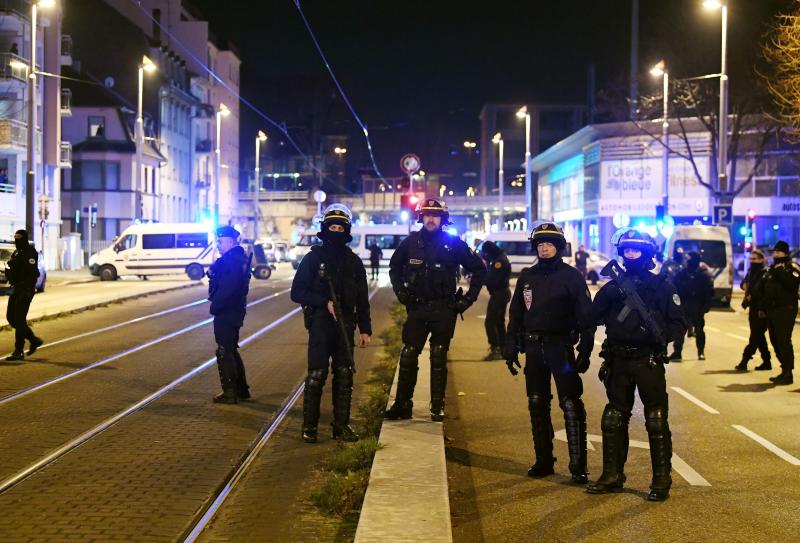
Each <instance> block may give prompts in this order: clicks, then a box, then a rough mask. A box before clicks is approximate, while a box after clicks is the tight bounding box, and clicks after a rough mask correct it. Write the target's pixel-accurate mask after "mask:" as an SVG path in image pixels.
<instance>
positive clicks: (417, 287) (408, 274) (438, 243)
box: [403, 232, 459, 301]
mask: <svg viewBox="0 0 800 543" xmlns="http://www.w3.org/2000/svg"><path fill="white" fill-rule="evenodd" d="M408 237H409V247H408V262H406V263H405V266H404V268H403V281H404V283H406V284H407V285H408V289H409V291H410V292H411V294H412V295H413V296H415V297H417V298H421V299H422V300H425V301H429V300H442V299H446V298H450V297H452V296H453V294H454V293H455V291H456V286H457V284H458V267H459V264H458V258H457V255H456V251H455V243H454V242H453V241H452V239H451V238H450V236H448V235H447V234H439V235H438V236H437V237H436V238H433V236H432V237H431V238H432V239H429V240H425V238H424V237H423V236H422V233H421V232H412V233H411V234H409V236H408Z"/></svg>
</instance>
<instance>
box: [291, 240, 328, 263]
mask: <svg viewBox="0 0 800 543" xmlns="http://www.w3.org/2000/svg"><path fill="white" fill-rule="evenodd" d="M309 231H310V230H306V232H309ZM321 243H322V240H320V239H319V238H318V237H317V234H316V232H315V233H313V234H308V233H306V234H303V235H302V236H301V237H300V239H299V240H298V241H297V245H295V246H294V247H292V248H291V249H289V261H290V262H291V263H292V268H294V269H297V267H298V266H299V265H300V261H301V260H303V257H304V256H306V255H307V254H308V253H309V252H310V251H311V247H313V246H314V245H320V244H321Z"/></svg>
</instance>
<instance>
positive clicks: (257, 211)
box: [253, 130, 268, 243]
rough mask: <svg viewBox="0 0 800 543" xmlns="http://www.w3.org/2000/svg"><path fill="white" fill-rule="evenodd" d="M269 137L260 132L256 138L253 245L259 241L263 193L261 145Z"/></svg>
mask: <svg viewBox="0 0 800 543" xmlns="http://www.w3.org/2000/svg"><path fill="white" fill-rule="evenodd" d="M267 139H268V138H267V135H266V134H265V133H264V132H263V131H261V130H259V131H258V135H257V136H256V172H255V174H256V175H255V187H254V190H253V243H255V242H256V241H258V219H259V216H260V215H261V210H260V209H259V207H258V196H259V193H260V192H261V144H262V143H266V142H267Z"/></svg>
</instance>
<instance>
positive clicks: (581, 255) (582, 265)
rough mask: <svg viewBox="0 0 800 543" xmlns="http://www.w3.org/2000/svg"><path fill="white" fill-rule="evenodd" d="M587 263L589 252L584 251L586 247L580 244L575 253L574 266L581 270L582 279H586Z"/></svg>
mask: <svg viewBox="0 0 800 543" xmlns="http://www.w3.org/2000/svg"><path fill="white" fill-rule="evenodd" d="M588 265H589V253H587V252H586V247H584V246H583V245H581V246H580V247H578V251H577V252H576V253H575V267H576V268H578V271H579V272H581V275H582V276H583V280H584V281H586V267H587V266H588Z"/></svg>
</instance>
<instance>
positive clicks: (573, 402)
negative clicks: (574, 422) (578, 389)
mask: <svg viewBox="0 0 800 543" xmlns="http://www.w3.org/2000/svg"><path fill="white" fill-rule="evenodd" d="M559 403H560V405H561V409H562V411H564V413H570V414H576V415H578V416H581V415H583V416H584V417H585V416H586V410H585V408H584V406H583V400H581V399H580V398H562V399H561V401H560V402H559Z"/></svg>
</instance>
